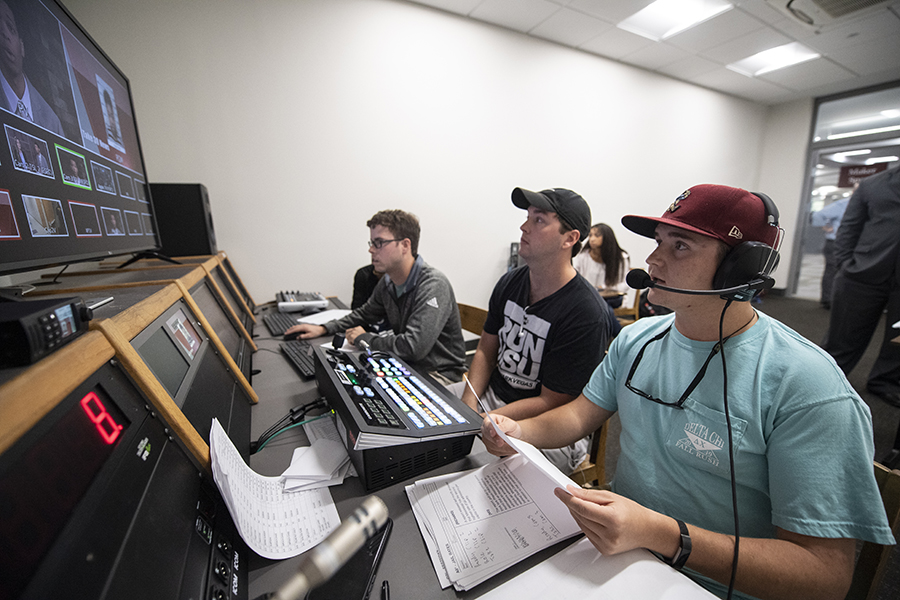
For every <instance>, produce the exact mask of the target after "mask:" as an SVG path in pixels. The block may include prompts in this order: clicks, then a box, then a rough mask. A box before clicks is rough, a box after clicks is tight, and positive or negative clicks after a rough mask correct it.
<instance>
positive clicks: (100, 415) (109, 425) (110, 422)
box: [81, 392, 123, 444]
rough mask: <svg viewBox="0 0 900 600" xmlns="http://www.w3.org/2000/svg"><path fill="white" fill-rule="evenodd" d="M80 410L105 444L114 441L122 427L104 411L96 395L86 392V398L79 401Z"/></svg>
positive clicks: (101, 402) (104, 407)
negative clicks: (82, 410)
mask: <svg viewBox="0 0 900 600" xmlns="http://www.w3.org/2000/svg"><path fill="white" fill-rule="evenodd" d="M81 408H82V409H84V413H85V414H86V415H87V416H88V418H89V419H90V420H91V423H93V424H94V426H95V427H96V428H97V431H98V432H99V433H100V436H101V437H102V438H103V441H105V442H106V443H107V444H112V443H113V442H115V441H116V439H117V438H118V437H119V434H120V433H121V432H122V429H123V427H122V426H121V425H119V424H118V423H116V421H115V419H113V417H112V415H110V414H109V413H108V412H107V411H106V406H104V404H103V401H102V400H100V398H99V397H98V396H97V394H96V393H94V392H88V394H87V396H85V397H84V398H82V399H81Z"/></svg>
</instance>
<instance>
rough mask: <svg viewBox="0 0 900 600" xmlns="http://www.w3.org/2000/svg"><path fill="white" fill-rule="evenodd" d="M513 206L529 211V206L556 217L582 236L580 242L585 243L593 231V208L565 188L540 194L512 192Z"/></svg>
mask: <svg viewBox="0 0 900 600" xmlns="http://www.w3.org/2000/svg"><path fill="white" fill-rule="evenodd" d="M512 201H513V204H515V205H516V206H518V207H519V208H524V209H527V208H528V207H529V206H534V207H535V208H540V209H541V210H546V211H548V212H554V213H556V215H557V216H558V217H559V218H560V219H562V220H563V221H565V222H566V223H568V224H569V226H570V227H572V229H575V230H576V231H578V233H580V234H581V237H580V238H579V241H582V242H583V241H584V240H586V239H587V237H588V233H589V232H590V230H591V207H589V206H588V204H587V202H585V201H584V198H582V197H581V196H579V195H578V194H576V193H575V192H573V191H572V190H567V189H565V188H553V189H549V190H543V191H540V192H532V191H530V190H524V189H522V188H516V189H514V190H513V191H512Z"/></svg>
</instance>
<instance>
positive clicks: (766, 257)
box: [713, 192, 780, 302]
mask: <svg viewBox="0 0 900 600" xmlns="http://www.w3.org/2000/svg"><path fill="white" fill-rule="evenodd" d="M752 194H753V195H754V196H756V197H757V198H759V199H760V200H761V201H762V203H763V207H764V208H765V211H766V223H768V224H769V225H770V226H772V227H778V207H777V206H775V203H774V202H773V201H772V199H771V198H769V197H768V196H767V195H765V194H763V193H762V192H752ZM776 239H777V237H776ZM779 259H780V256H779V254H778V251H777V250H775V249H774V248H772V247H771V246H769V245H768V244H764V243H763V242H743V243H740V244H738V245H737V246H735V247H734V248H732V249H731V250H729V251H728V254H726V255H725V258H724V259H722V263H721V264H720V265H719V268H718V269H717V270H716V274H715V276H714V277H713V288H714V289H725V288H732V287H738V286H742V285H745V284H747V283H751V282H754V283H755V282H756V281H759V282H760V284H759V285H758V286H756V285H754V287H752V288H750V289H748V290H743V291H740V292H735V293H733V294H727V295H726V297H729V298H731V299H732V300H737V301H739V302H740V301H746V300H751V299H752V298H753V296H754V295H755V294H756V292H757V291H759V290H762V289H768V288H770V287H772V284H774V280H772V278H771V277H770V274H771V273H772V271H774V270H775V267H777V266H778V261H779Z"/></svg>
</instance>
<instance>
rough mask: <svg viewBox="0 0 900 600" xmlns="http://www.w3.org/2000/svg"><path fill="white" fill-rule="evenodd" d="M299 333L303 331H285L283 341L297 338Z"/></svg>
mask: <svg viewBox="0 0 900 600" xmlns="http://www.w3.org/2000/svg"><path fill="white" fill-rule="evenodd" d="M301 333H303V332H302V331H294V332H293V333H285V334H284V339H285V341H291V340H299V339H300V334H301Z"/></svg>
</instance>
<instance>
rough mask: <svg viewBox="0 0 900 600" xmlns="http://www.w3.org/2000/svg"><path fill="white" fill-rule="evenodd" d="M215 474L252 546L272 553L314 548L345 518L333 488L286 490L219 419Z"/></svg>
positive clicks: (213, 433)
mask: <svg viewBox="0 0 900 600" xmlns="http://www.w3.org/2000/svg"><path fill="white" fill-rule="evenodd" d="M209 454H210V460H211V463H212V472H213V478H214V479H215V482H216V485H217V486H218V488H219V491H220V492H221V493H222V497H223V498H224V500H225V504H226V505H227V506H228V512H230V513H231V517H232V519H234V524H235V526H236V527H237V530H238V532H239V533H240V534H241V537H242V538H243V539H244V541H245V542H246V543H247V546H248V547H249V548H250V549H251V550H253V551H254V552H256V553H257V554H259V555H260V556H264V557H266V558H274V559H279V558H290V557H291V556H296V555H298V554H300V553H301V552H305V551H306V550H308V549H310V548H312V547H313V546H315V545H316V544H318V543H319V542H321V541H322V540H323V539H325V537H327V536H328V534H329V533H331V531H332V530H334V529H335V528H337V526H338V525H340V523H341V519H340V517H339V516H338V512H337V509H336V508H335V506H334V501H333V500H332V498H331V492H329V491H328V488H321V489H317V490H309V491H304V492H285V491H284V490H283V489H282V483H281V478H280V477H263V476H262V475H260V474H258V473H256V472H254V471H253V470H252V469H251V468H250V467H249V466H248V465H247V463H245V462H244V459H243V458H241V455H240V453H239V452H238V451H237V448H235V447H234V444H233V443H231V440H230V439H229V438H228V434H227V433H225V430H224V429H222V426H221V425H220V424H219V421H218V420H216V419H213V421H212V428H211V429H210V434H209Z"/></svg>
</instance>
